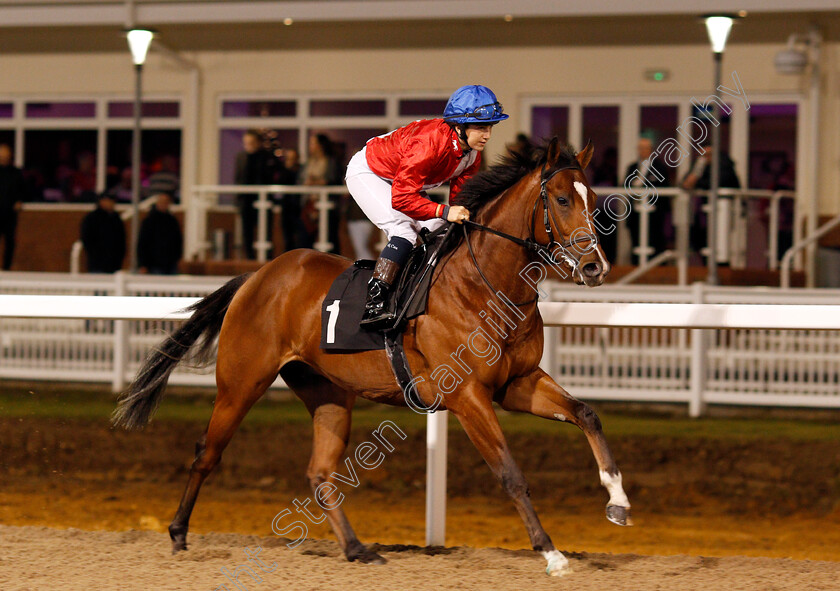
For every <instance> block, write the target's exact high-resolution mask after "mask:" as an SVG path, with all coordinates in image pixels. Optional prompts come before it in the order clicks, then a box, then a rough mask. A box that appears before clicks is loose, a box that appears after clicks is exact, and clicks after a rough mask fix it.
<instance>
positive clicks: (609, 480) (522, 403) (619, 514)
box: [501, 369, 633, 525]
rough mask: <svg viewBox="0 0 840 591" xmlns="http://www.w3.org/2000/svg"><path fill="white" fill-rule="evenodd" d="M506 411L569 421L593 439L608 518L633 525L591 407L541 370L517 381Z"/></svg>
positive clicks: (510, 388)
mask: <svg viewBox="0 0 840 591" xmlns="http://www.w3.org/2000/svg"><path fill="white" fill-rule="evenodd" d="M501 405H502V408H504V409H505V410H511V411H517V412H528V413H531V414H533V415H537V416H539V417H544V418H546V419H554V420H558V421H566V422H569V423H573V424H575V425H577V426H578V427H579V428H580V429H581V430H582V431H583V432H584V434H585V435H586V438H587V439H588V440H589V445H590V446H591V447H592V453H593V454H594V455H595V460H596V461H597V462H598V469H599V471H600V475H601V484H602V485H604V487H605V488H606V489H607V491H608V492H609V494H610V500H609V502H608V503H607V519H609V520H610V521H612V522H613V523H615V524H618V525H633V522H632V520H631V519H630V501H629V500H628V499H627V495H626V494H625V493H624V487H623V486H622V484H621V472H619V471H618V466H617V465H616V463H615V460H614V459H613V456H612V453H611V452H610V448H609V446H608V445H607V440H606V439H605V438H604V432H603V431H602V429H601V421H600V420H599V419H598V415H596V414H595V411H593V410H592V409H591V408H590V407H589V405H587V404H586V403H584V402H581V401H580V400H578V399H576V398H575V397H574V396H571V395H570V394H569V393H568V392H566V391H565V390H564V389H563V388H561V387H560V386H559V385H558V384H557V382H555V381H554V380H553V379H551V376H549V375H548V374H547V373H545V372H544V371H542V370H541V369H538V370H536V371H534V372H532V373H530V374H528V375H527V376H523V377H521V378H517V379H515V380H513V381H512V382H511V383H510V385H509V386H508V388H507V391H506V392H505V396H504V398H503V399H502V401H501Z"/></svg>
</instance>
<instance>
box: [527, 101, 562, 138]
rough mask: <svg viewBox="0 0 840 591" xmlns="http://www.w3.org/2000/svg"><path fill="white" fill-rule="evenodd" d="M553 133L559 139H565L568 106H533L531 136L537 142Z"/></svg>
mask: <svg viewBox="0 0 840 591" xmlns="http://www.w3.org/2000/svg"><path fill="white" fill-rule="evenodd" d="M555 135H556V136H558V137H559V138H560V141H562V142H565V141H567V138H568V136H569V107H534V108H533V109H532V110H531V137H532V138H533V139H534V140H535V141H537V142H539V141H541V140H543V139H548V138H551V137H554V136H555Z"/></svg>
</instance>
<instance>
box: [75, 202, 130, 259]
mask: <svg viewBox="0 0 840 591" xmlns="http://www.w3.org/2000/svg"><path fill="white" fill-rule="evenodd" d="M114 205H115V203H114V199H113V198H112V197H111V196H110V195H108V194H107V193H103V194H102V195H100V196H99V202H98V203H97V206H96V209H94V210H93V211H92V212H90V213H89V214H87V215H86V216H85V219H83V220H82V244H83V245H84V247H85V253H86V254H87V261H88V272H90V273H113V272H115V271H118V270H120V269H122V264H123V259H124V258H125V226H124V225H123V221H122V218H120V214H118V213H117V212H116V211H114Z"/></svg>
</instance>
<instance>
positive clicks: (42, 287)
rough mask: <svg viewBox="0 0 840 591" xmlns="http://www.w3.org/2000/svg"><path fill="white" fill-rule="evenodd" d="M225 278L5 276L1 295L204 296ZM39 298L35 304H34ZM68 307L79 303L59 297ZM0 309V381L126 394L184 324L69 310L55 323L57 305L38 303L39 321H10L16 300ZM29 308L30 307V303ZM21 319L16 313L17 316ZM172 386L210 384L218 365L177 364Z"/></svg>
mask: <svg viewBox="0 0 840 591" xmlns="http://www.w3.org/2000/svg"><path fill="white" fill-rule="evenodd" d="M228 279H229V278H227V277H193V276H174V277H173V276H169V277H161V276H154V275H129V274H125V273H122V272H120V273H115V274H113V275H79V276H72V275H68V274H66V273H0V294H3V296H0V297H5V296H6V295H26V296H30V295H33V294H38V295H41V296H43V295H52V296H97V297H96V298H95V303H97V304H100V303H101V304H103V305H104V304H105V302H106V301H107V300H106V299H105V298H104V297H101V296H165V297H188V298H190V297H191V298H196V297H203V296H205V295H207V294H208V293H210V292H211V291H213V290H215V289H216V288H218V287H219V286H221V285H222V284H223V283H224V282H225V281H227V280H228ZM33 301H37V300H33ZM61 301H63V302H65V306H67V305H74V304H75V302H74V300H61ZM4 302H5V303H4V304H3V306H2V307H0V378H11V379H24V380H68V381H84V382H106V383H111V384H112V386H113V388H114V390H115V391H119V390H121V389H122V388H123V387H124V385H125V384H126V382H127V380H130V379H131V378H132V377H133V376H134V374H135V373H136V372H137V370H138V369H139V367H140V364H141V363H142V361H143V360H144V359H145V358H146V354H147V353H148V351H149V349H150V348H151V347H154V346H155V345H157V344H158V343H159V342H160V341H161V340H162V339H163V337H164V335H165V334H167V333H171V332H172V331H174V330H175V329H176V328H177V326H178V323H179V321H178V320H176V319H170V320H166V321H161V322H158V321H153V320H151V319H138V320H113V319H104V318H102V317H98V318H97V317H96V316H95V315H91V314H92V313H91V312H90V311H89V310H88V311H87V312H85V311H83V310H76V309H75V308H72V309H71V310H70V312H69V316H68V317H65V318H63V319H54V317H50V316H49V315H50V314H52V313H54V311H55V310H56V307H55V305H54V304H52V305H49V304H47V303H45V302H43V301H38V305H37V306H36V308H37V309H40V310H41V315H42V317H41V318H22V317H9V316H12V309H11V305H12V303H11V301H10V300H4ZM29 307H30V308H32V306H29ZM18 316H19V315H18ZM172 383H173V384H180V385H202V386H212V385H213V384H214V383H215V380H214V376H213V368H212V367H210V368H206V369H203V370H197V369H194V368H189V367H180V366H179V367H178V368H176V370H175V372H174V373H173V375H172Z"/></svg>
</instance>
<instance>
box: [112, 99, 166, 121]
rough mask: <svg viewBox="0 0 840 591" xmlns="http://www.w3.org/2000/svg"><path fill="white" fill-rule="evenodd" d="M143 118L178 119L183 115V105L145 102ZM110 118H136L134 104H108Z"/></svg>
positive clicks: (118, 102) (120, 102)
mask: <svg viewBox="0 0 840 591" xmlns="http://www.w3.org/2000/svg"><path fill="white" fill-rule="evenodd" d="M142 113H143V117H150V118H166V117H169V118H176V117H178V116H179V115H180V114H181V105H180V103H178V102H175V101H156V102H155V101H144V102H143V108H142ZM108 117H134V103H133V102H131V101H116V102H110V103H108Z"/></svg>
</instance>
